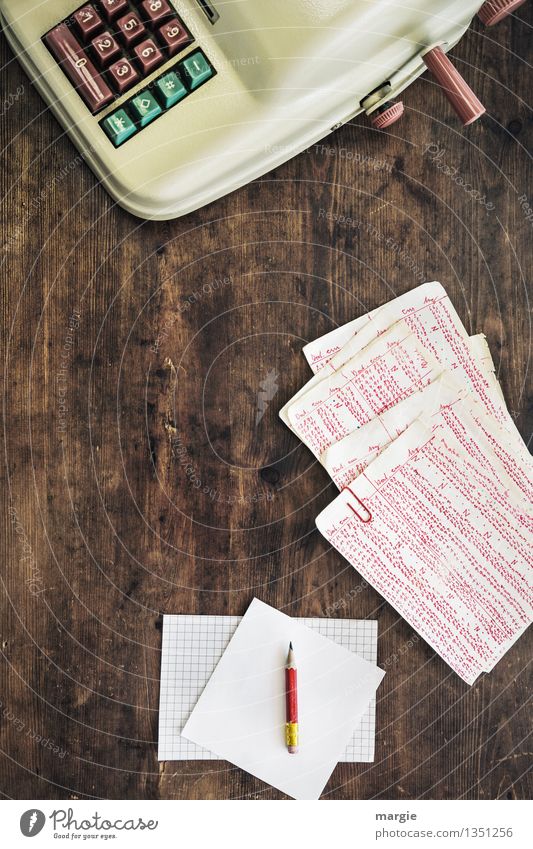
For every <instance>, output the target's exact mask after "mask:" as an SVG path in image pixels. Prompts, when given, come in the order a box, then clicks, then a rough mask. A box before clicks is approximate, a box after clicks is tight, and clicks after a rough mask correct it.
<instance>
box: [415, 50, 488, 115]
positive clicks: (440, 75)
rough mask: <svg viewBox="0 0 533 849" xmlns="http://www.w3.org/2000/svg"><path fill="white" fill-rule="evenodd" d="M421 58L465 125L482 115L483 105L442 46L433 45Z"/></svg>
mask: <svg viewBox="0 0 533 849" xmlns="http://www.w3.org/2000/svg"><path fill="white" fill-rule="evenodd" d="M422 58H423V59H424V62H425V63H426V65H427V67H428V68H429V70H430V71H431V73H432V74H433V76H434V77H435V79H436V80H437V82H438V83H439V85H440V87H441V88H442V90H443V92H444V94H445V95H446V97H447V98H448V100H449V101H450V103H451V104H452V106H453V108H454V109H455V111H456V112H457V114H458V115H459V118H460V119H461V121H462V122H463V125H464V126H465V127H466V126H467V124H471V123H472V122H473V121H476V120H477V118H479V117H480V115H483V113H484V112H485V111H486V110H485V107H484V106H483V104H482V103H481V102H480V101H479V100H478V99H477V97H476V95H475V94H474V92H473V91H472V89H471V88H470V86H469V85H468V84H467V83H466V82H465V80H464V79H463V78H462V76H461V74H460V73H459V71H458V70H457V69H456V68H454V66H453V65H452V63H451V62H450V60H449V59H448V57H447V56H446V54H445V52H444V50H443V49H442V47H434V48H433V50H429V51H428V52H427V53H426V54H425V55H424V56H423V57H422Z"/></svg>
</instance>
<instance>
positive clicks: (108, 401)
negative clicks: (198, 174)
mask: <svg viewBox="0 0 533 849" xmlns="http://www.w3.org/2000/svg"><path fill="white" fill-rule="evenodd" d="M530 9H531V4H526V6H524V7H522V8H521V9H520V10H519V14H518V15H516V16H514V17H513V19H511V20H509V21H507V22H505V23H504V24H501V25H500V26H498V27H497V28H494V29H493V30H490V31H486V30H483V29H482V28H481V27H480V26H478V25H477V24H475V25H474V26H473V29H472V30H471V31H470V32H469V34H468V35H467V36H466V37H465V38H464V39H463V40H462V42H461V43H460V44H459V45H458V46H457V47H456V48H455V50H454V51H453V53H454V55H455V57H456V59H457V62H458V65H459V67H460V68H462V69H463V72H464V73H465V75H466V76H467V77H468V79H469V80H470V81H471V82H472V83H473V85H474V87H475V89H476V91H477V92H478V93H479V94H480V96H481V98H482V99H483V101H484V102H485V103H486V104H487V106H488V115H487V116H486V117H485V118H484V119H483V120H482V121H480V122H479V123H477V124H475V125H473V126H472V127H471V128H469V129H467V130H462V129H461V128H460V127H459V126H458V124H457V122H456V120H455V118H454V116H453V115H452V114H451V113H450V109H449V107H448V106H447V104H446V103H445V102H444V100H443V98H442V96H441V94H440V93H439V91H437V90H436V89H435V86H434V85H433V83H432V82H431V81H430V80H429V79H427V78H423V79H421V80H419V81H417V82H416V84H414V85H413V86H412V87H411V88H410V89H409V90H408V91H407V92H406V93H405V95H404V100H405V103H406V113H407V114H406V116H405V118H404V120H403V122H402V123H401V124H398V125H396V126H395V127H394V128H393V132H392V133H391V134H390V135H384V134H379V133H377V132H375V131H373V130H371V129H370V128H369V127H368V125H367V124H366V123H365V121H364V120H363V119H359V118H358V119H356V120H354V121H353V122H351V123H350V124H349V125H348V126H345V127H343V128H342V129H341V130H340V131H338V132H337V133H336V134H335V135H333V136H331V137H330V138H329V139H328V140H326V142H325V147H317V148H312V149H311V150H310V151H309V152H308V153H305V154H303V155H301V156H299V157H298V158H297V159H295V160H293V161H292V162H289V163H287V164H286V165H284V166H283V167H280V168H278V169H277V170H276V171H275V172H274V173H272V174H269V175H268V176H266V177H265V178H264V179H261V180H258V181H256V182H254V183H253V184H252V185H250V186H248V187H246V188H244V189H242V190H240V191H238V192H236V193H235V194H233V195H231V196H230V197H228V198H224V199H223V200H221V201H219V202H217V203H216V204H213V205H212V206H209V207H207V208H205V209H203V210H200V211H199V212H197V213H195V214H193V215H190V216H188V217H187V218H184V219H180V220H177V221H173V222H170V223H163V224H162V223H153V222H152V223H146V222H140V221H138V220H136V219H134V218H132V217H130V216H129V215H127V214H126V213H124V212H123V211H121V210H120V209H118V208H116V207H114V206H113V204H112V202H111V201H110V199H109V198H108V197H107V196H106V195H105V194H104V192H103V191H102V190H101V189H100V187H99V186H98V185H97V183H96V181H95V179H94V178H93V176H92V174H91V173H90V172H89V170H88V169H87V168H86V167H85V166H83V165H82V164H80V163H79V161H78V160H77V159H76V156H77V155H76V152H75V150H74V149H73V147H72V146H71V144H70V143H69V141H68V140H67V139H66V138H65V137H64V136H63V135H62V133H61V131H60V129H59V128H58V126H57V124H56V123H55V121H54V120H53V118H52V117H51V116H50V114H49V113H47V112H44V110H43V105H42V102H41V100H40V99H39V97H38V96H37V94H36V93H35V92H34V90H33V89H32V88H31V87H30V85H29V84H28V81H27V80H26V79H25V77H24V75H23V73H22V72H21V70H20V68H19V66H18V65H17V63H16V62H15V61H13V59H12V57H11V54H10V52H9V50H8V48H7V46H6V44H5V42H4V41H3V40H2V42H1V44H0V49H1V53H0V56H1V62H2V75H1V79H2V91H3V96H2V99H4V96H6V95H7V94H9V93H10V92H11V93H13V92H16V90H17V87H18V86H24V93H23V94H22V95H21V96H20V97H19V98H18V99H17V100H16V102H15V103H14V104H13V106H12V107H11V108H10V109H9V110H8V112H7V113H6V114H5V115H4V118H3V120H2V129H1V133H2V138H1V143H2V151H3V159H2V181H3V182H2V196H3V203H2V206H1V211H0V214H1V216H2V238H3V241H4V242H5V244H4V248H3V253H2V264H1V268H2V283H3V296H2V320H3V327H4V329H5V333H4V337H3V338H4V344H5V347H4V381H3V394H2V399H3V417H4V419H3V421H4V436H5V455H4V474H5V486H4V493H5V508H4V510H3V513H2V517H3V519H4V521H5V529H6V530H5V534H4V536H3V542H2V551H3V554H2V567H3V585H2V587H3V591H2V614H1V616H2V618H1V623H2V624H1V641H2V662H1V670H2V689H1V692H0V699H1V702H2V707H1V711H0V741H1V745H0V748H1V750H2V754H1V755H0V790H1V792H2V793H3V794H5V795H6V796H9V797H15V798H31V797H33V798H40V797H41V798H84V797H92V796H94V797H105V798H150V799H152V798H162V799H174V798H176V799H180V798H236V797H247V798H250V797H257V798H265V799H271V798H278V797H279V796H280V795H281V794H279V793H277V792H276V791H274V790H272V789H270V788H268V787H266V786H265V785H264V784H262V783H261V782H260V781H258V780H255V779H254V778H252V777H250V776H249V775H247V774H245V773H244V772H242V771H240V770H238V769H235V768H233V767H232V766H231V765H229V764H227V763H223V762H220V763H217V762H206V763H204V762H196V763H165V764H158V762H157V757H156V739H157V705H158V692H159V684H158V676H159V664H160V646H161V614H162V613H164V612H191V613H219V614H221V613H232V614H241V613H242V612H243V611H244V610H245V609H246V606H247V604H248V603H249V601H250V600H251V598H252V597H253V596H254V595H257V596H258V597H260V598H261V599H263V600H264V601H266V602H268V603H270V604H274V605H276V606H278V607H280V608H281V609H283V610H285V611H286V612H287V613H289V614H294V615H304V616H321V615H326V614H327V613H328V612H329V614H330V615H333V616H349V617H356V618H359V617H361V618H362V617H371V618H377V619H378V620H379V629H380V641H379V661H380V662H381V663H382V664H385V666H386V668H387V671H388V674H387V676H386V678H385V681H384V683H383V685H382V687H381V689H380V692H379V700H378V709H377V728H378V732H377V750H376V760H375V763H373V764H343V765H340V766H338V767H337V769H336V770H335V772H334V774H333V776H332V778H331V780H330V782H329V784H328V786H327V788H326V791H325V797H326V798H395V799H405V800H409V799H415V798H484V799H487V798H496V797H500V796H501V797H503V798H508V797H511V798H525V797H528V796H530V795H531V783H530V780H529V778H528V768H529V767H530V764H531V743H528V734H529V732H530V723H529V721H528V720H529V716H528V704H527V702H528V696H529V692H530V686H528V684H529V682H528V676H527V667H528V662H529V660H530V657H531V636H530V635H529V636H528V635H526V636H524V637H523V638H522V639H521V640H520V641H519V642H518V643H517V644H516V645H515V646H514V647H513V649H512V650H511V651H510V652H509V653H508V654H507V655H506V656H505V658H504V659H503V660H502V661H501V662H500V664H499V665H498V666H497V668H496V669H495V670H494V672H493V673H492V674H491V675H489V676H485V677H482V678H481V680H480V681H479V682H478V683H477V684H476V685H475V686H474V687H470V688H469V687H467V686H466V685H465V684H463V683H462V682H461V681H460V680H459V679H458V678H457V677H456V676H455V675H454V674H452V673H451V671H450V670H449V669H448V668H447V667H446V665H445V664H444V663H443V662H442V661H441V660H440V659H438V658H436V657H435V656H434V654H433V652H432V651H431V650H430V649H429V647H428V646H427V645H426V644H425V643H424V642H423V641H422V640H417V639H416V637H415V635H414V634H413V632H412V629H411V628H410V627H409V626H408V625H407V624H406V623H405V622H404V621H403V620H402V619H400V618H398V616H397V615H396V614H395V613H394V611H393V610H392V609H391V608H390V607H389V606H388V605H387V604H385V603H384V602H383V601H382V599H381V598H380V596H379V595H378V594H377V593H376V592H374V590H372V589H371V588H370V587H368V586H362V585H361V580H360V577H359V576H358V575H357V574H356V573H355V572H354V571H353V570H352V569H351V568H349V567H348V566H347V564H346V563H345V562H344V561H343V560H342V559H341V558H340V557H339V556H338V555H337V554H336V553H335V552H334V551H331V550H329V549H328V546H327V545H326V543H325V541H324V540H323V539H322V538H321V537H320V536H319V534H318V532H317V531H316V530H315V527H314V517H315V516H316V514H317V513H318V512H319V510H320V509H322V508H323V507H324V506H325V505H326V504H327V503H328V501H329V500H330V499H331V498H332V497H333V495H334V488H333V486H332V485H331V484H330V483H329V482H328V478H327V475H326V474H325V472H324V470H322V469H321V468H320V467H319V466H318V465H317V463H315V462H313V461H312V458H311V456H310V454H309V453H308V452H307V451H306V450H305V449H304V448H303V447H302V446H301V445H300V444H299V443H298V442H297V440H296V439H295V438H294V437H293V436H292V435H291V434H290V433H289V432H288V430H287V429H286V428H285V427H284V426H283V425H282V424H281V422H280V421H279V420H278V417H277V412H278V409H279V408H280V406H281V405H282V403H284V402H285V400H286V399H288V398H289V397H290V396H291V395H292V394H293V393H294V391H295V390H296V389H297V388H299V387H300V385H301V384H302V383H303V382H304V381H305V380H306V379H307V378H308V376H309V372H308V368H307V366H306V364H305V361H304V358H303V356H302V355H301V347H302V344H303V343H304V342H306V341H307V340H310V339H312V338H314V337H316V336H317V335H319V334H321V333H323V332H325V331H327V330H329V329H331V328H333V327H334V326H336V325H337V324H340V323H343V322H346V321H348V320H350V319H351V318H353V317H355V316H357V315H359V314H360V313H361V312H362V311H363V310H367V309H371V308H374V307H375V306H377V305H379V304H381V303H383V302H385V301H386V300H388V299H389V298H391V297H393V296H394V295H398V294H401V293H402V292H405V291H407V290H409V289H411V288H413V287H414V286H415V285H417V283H419V282H421V281H422V280H426V279H427V280H431V279H438V280H440V281H441V282H442V283H443V284H444V285H445V286H446V287H447V289H448V291H449V293H450V295H451V297H452V300H453V302H454V304H455V305H456V307H457V309H458V311H459V313H460V315H461V317H462V318H463V320H464V321H465V323H466V325H467V327H468V328H469V330H470V331H471V332H472V333H476V332H482V331H484V332H485V333H486V334H487V337H488V340H489V343H490V347H491V351H492V353H493V356H494V359H495V362H496V366H497V369H498V373H499V375H500V378H501V381H502V385H503V389H504V392H505V396H506V398H507V401H508V404H509V407H510V409H511V410H512V411H513V414H514V416H515V418H516V422H517V425H518V427H519V429H520V431H521V433H522V434H523V436H524V438H526V439H529V436H530V433H531V415H530V413H531V368H530V365H529V357H530V352H531V315H530V298H531V294H532V293H531V287H530V279H531V233H532V231H531V224H530V223H529V222H528V221H527V220H526V217H525V215H524V212H523V210H522V208H521V206H520V201H519V198H520V196H521V195H523V194H526V195H527V196H528V201H529V203H530V204H531V203H532V196H531V185H532V183H531V164H530V162H531V160H530V158H529V157H528V154H527V144H528V141H530V139H531V123H530V113H529V109H528V96H529V94H530V92H531V75H530V74H528V73H527V71H528V67H527V65H526V60H527V59H529V61H530V60H531V55H529V56H528V55H527V48H528V43H529V42H528V39H529V37H530V32H531V29H530V26H531V11H530ZM528 16H529V18H528ZM429 145H433V146H438V149H439V150H444V154H442V155H441V159H439V160H437V161H434V160H433V158H432V154H431V151H435V150H436V149H437V148H436V147H432V148H429V149H428V146H429ZM442 161H444V162H445V163H446V164H447V165H448V166H449V168H450V169H454V168H455V169H457V172H456V173H457V175H460V176H461V177H462V178H463V179H464V182H466V183H468V184H470V185H472V186H473V187H474V189H476V190H479V191H480V192H481V195H486V199H487V203H490V204H493V207H494V208H493V209H488V208H487V206H486V205H484V204H483V203H481V202H480V201H479V200H478V201H475V200H473V199H472V197H471V195H470V194H469V193H468V192H467V190H465V188H464V187H461V186H459V185H458V183H457V180H456V179H454V178H452V177H451V176H450V172H448V173H445V172H444V171H443V169H439V168H438V167H437V162H442ZM65 172H66V173H65ZM61 175H63V176H61ZM327 213H329V216H328V215H327ZM341 215H344V216H349V217H351V218H353V219H355V220H356V221H357V222H359V223H358V225H357V226H355V225H354V224H346V223H340V222H339V221H337V220H334V219H335V216H337V217H338V216H341ZM69 324H70V325H71V327H70V328H69ZM74 325H77V326H74ZM63 369H64V372H63V371H62V370H63ZM269 374H270V375H271V381H274V383H276V382H277V387H278V389H277V391H276V392H275V394H274V397H273V398H272V400H271V401H270V403H269V404H268V406H267V409H266V411H265V413H264V416H263V417H262V418H261V421H260V422H259V423H256V416H257V399H258V393H259V391H260V388H261V384H262V382H263V381H264V380H265V379H267V376H268V375H269ZM63 386H64V388H65V396H64V403H65V406H66V408H67V409H66V411H65V412H64V415H63V417H61V410H60V401H61V399H60V395H59V389H60V387H63ZM273 392H274V390H273ZM413 638H414V639H413ZM35 735H41V736H42V737H43V738H45V740H48V739H49V740H50V741H51V744H52V745H53V746H56V747H58V749H59V751H55V752H54V751H53V750H52V749H51V748H48V747H46V745H45V744H43V742H42V741H41V742H39V740H38V739H37V738H36V736H35ZM529 775H530V774H529Z"/></svg>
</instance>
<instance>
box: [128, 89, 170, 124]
mask: <svg viewBox="0 0 533 849" xmlns="http://www.w3.org/2000/svg"><path fill="white" fill-rule="evenodd" d="M129 106H130V109H131V111H132V113H133V115H134V116H135V118H136V119H137V121H138V122H139V124H140V125H141V127H146V126H147V125H148V124H149V123H150V121H153V120H154V118H157V116H158V115H161V113H162V111H163V110H162V109H161V107H160V105H159V103H158V102H157V100H156V99H155V97H154V95H153V94H152V93H151V92H150V91H141V93H140V94H138V95H137V96H136V97H134V98H132V100H130V103H129Z"/></svg>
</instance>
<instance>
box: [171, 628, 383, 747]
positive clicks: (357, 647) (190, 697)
mask: <svg viewBox="0 0 533 849" xmlns="http://www.w3.org/2000/svg"><path fill="white" fill-rule="evenodd" d="M241 619H242V617H241V616H164V617H163V647H162V659H161V692H160V698H159V745H158V760H160V761H183V760H217V756H216V755H214V754H213V753H212V752H209V751H208V750H207V749H202V747H201V746H197V745H196V744H195V743H192V742H191V741H190V740H186V739H185V737H181V736H180V735H181V730H182V728H183V727H184V725H185V723H186V722H187V720H188V719H189V716H190V714H191V712H192V710H193V708H194V706H195V705H196V702H197V701H198V698H199V697H200V694H201V693H202V691H203V689H204V687H205V685H206V684H207V682H208V681H209V678H210V677H211V675H212V673H213V670H214V669H215V666H216V665H217V663H218V661H219V660H220V658H221V657H222V655H223V653H224V651H225V649H226V646H227V645H228V643H229V641H230V639H231V638H232V636H233V634H234V632H235V629H236V628H237V626H238V625H239V623H240V622H241ZM299 621H300V622H302V623H303V624H304V625H307V626H308V627H309V628H313V629H315V630H316V631H318V632H319V633H320V634H322V636H324V637H328V638H329V639H331V640H334V641H335V642H336V643H338V644H339V645H341V646H343V647H344V648H345V649H348V650H349V651H353V652H354V653H355V654H357V655H359V656H360V657H362V658H364V659H365V660H368V661H370V662H371V663H376V660H377V636H378V623H377V622H376V621H371V620H356V619H304V618H302V619H300V620H299ZM375 726H376V701H375V699H372V701H371V703H370V704H369V706H368V709H367V711H366V712H365V714H364V715H363V717H362V719H361V720H360V721H359V722H358V723H357V726H356V727H355V729H354V733H353V736H352V738H351V739H350V741H349V743H348V745H347V747H346V751H345V753H344V755H343V757H342V758H341V761H344V762H351V763H353V762H367V763H368V762H371V761H373V760H374V738H375Z"/></svg>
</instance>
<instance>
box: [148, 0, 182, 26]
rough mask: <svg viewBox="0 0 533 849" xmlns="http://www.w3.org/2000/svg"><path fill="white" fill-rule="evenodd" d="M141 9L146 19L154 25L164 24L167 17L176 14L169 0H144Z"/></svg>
mask: <svg viewBox="0 0 533 849" xmlns="http://www.w3.org/2000/svg"><path fill="white" fill-rule="evenodd" d="M141 10H142V14H143V17H144V19H145V20H146V21H148V22H149V23H150V24H152V26H155V25H156V24H162V23H163V21H164V20H165V19H166V18H171V17H172V15H173V14H174V11H173V10H172V9H171V8H170V6H169V4H168V3H167V0H144V2H143V3H141Z"/></svg>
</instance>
